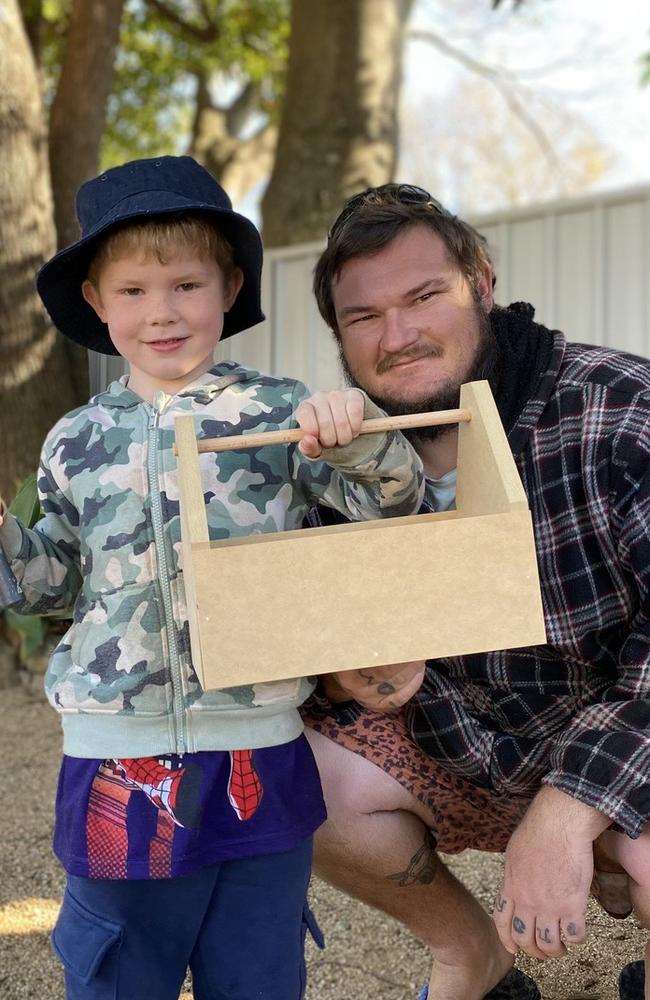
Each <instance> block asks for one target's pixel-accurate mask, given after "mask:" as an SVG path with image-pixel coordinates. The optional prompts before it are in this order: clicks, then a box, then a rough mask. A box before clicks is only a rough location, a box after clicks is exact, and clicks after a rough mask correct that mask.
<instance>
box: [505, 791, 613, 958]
mask: <svg viewBox="0 0 650 1000" xmlns="http://www.w3.org/2000/svg"><path fill="white" fill-rule="evenodd" d="M610 824H611V820H610V819H609V817H607V816H604V815H603V813H600V812H598V810H596V809H592V808H590V807H589V806H586V805H584V804H583V803H582V802H578V800H577V799H574V798H572V797H571V796H570V795H566V794H565V793H564V792H561V791H559V790H558V789H556V788H551V787H549V786H545V787H544V788H542V790H541V791H540V792H539V793H538V794H537V796H536V797H535V798H534V799H533V802H532V804H531V806H530V808H529V809H528V812H527V813H526V815H525V816H524V818H523V820H522V821H521V823H520V824H519V826H518V827H517V829H516V830H515V832H514V833H513V835H512V837H511V838H510V843H509V844H508V847H507V850H506V857H505V871H504V876H503V885H502V887H501V891H500V892H499V893H498V894H497V899H496V903H495V906H494V922H495V924H496V927H497V931H498V933H499V937H500V938H501V942H502V944H503V946H504V947H505V948H506V949H507V950H508V951H510V952H512V953H513V954H516V953H517V951H518V950H519V949H521V950H522V951H525V952H526V954H527V955H531V956H532V957H533V958H560V957H561V956H562V955H564V954H566V947H565V944H564V941H565V942H566V943H567V944H582V942H583V941H584V940H585V930H586V929H585V911H586V909H587V899H588V897H589V888H590V886H591V879H592V875H593V868H594V863H593V841H594V840H595V839H596V837H598V835H599V834H600V833H602V831H603V830H605V829H606V828H607V827H608V826H610ZM563 939H564V940H563Z"/></svg>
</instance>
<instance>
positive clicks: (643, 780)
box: [309, 185, 650, 1000]
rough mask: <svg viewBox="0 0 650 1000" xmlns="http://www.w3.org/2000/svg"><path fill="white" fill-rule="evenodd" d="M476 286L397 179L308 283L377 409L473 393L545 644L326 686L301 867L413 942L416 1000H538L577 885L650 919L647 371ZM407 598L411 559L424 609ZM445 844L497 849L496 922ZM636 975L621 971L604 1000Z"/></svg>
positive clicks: (358, 675)
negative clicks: (500, 466)
mask: <svg viewBox="0 0 650 1000" xmlns="http://www.w3.org/2000/svg"><path fill="white" fill-rule="evenodd" d="M493 286H494V279H493V273H492V266H491V262H490V258H489V256H488V252H487V248H486V245H485V241H484V240H483V238H482V237H481V236H480V235H479V234H478V233H476V232H475V231H474V230H473V229H472V228H471V227H470V226H468V225H467V224H466V223H464V222H463V221H461V220H459V219H458V218H456V217H454V216H453V215H451V214H450V213H449V212H447V211H446V210H445V209H444V208H443V207H442V206H441V205H440V204H439V203H438V202H436V201H435V200H434V199H433V198H432V197H431V196H430V195H429V194H428V193H427V192H426V191H423V190H422V189H420V188H415V187H412V186H410V185H385V186H384V187H381V188H376V189H370V190H368V191H366V192H363V193H362V194H360V195H358V196H356V197H355V198H352V199H351V200H350V201H349V202H348V203H347V205H346V206H345V208H344V209H343V211H342V213H341V214H340V216H339V217H338V219H337V220H336V222H335V223H334V225H333V227H332V229H331V231H330V233H329V236H328V243H327V248H326V250H325V251H324V253H323V254H322V256H321V258H320V260H319V262H318V264H317V267H316V273H315V281H314V287H315V293H316V297H317V300H318V305H319V308H320V311H321V314H322V316H323V317H324V319H325V320H326V322H327V323H328V325H329V326H330V328H331V329H332V330H333V332H334V334H335V336H336V338H337V340H338V342H339V347H340V354H341V360H342V363H343V366H344V369H345V371H346V373H347V376H348V378H349V380H350V381H351V382H352V383H354V384H355V385H359V386H361V387H362V388H364V389H365V390H366V391H367V392H368V393H369V394H370V396H371V397H372V398H373V399H374V400H375V401H376V402H378V403H379V404H380V405H381V406H382V407H383V408H384V409H386V410H387V411H388V412H390V413H401V412H409V411H416V410H431V409H436V408H448V407H453V406H456V405H458V390H459V386H460V384H461V383H463V382H467V381H470V380H473V379H477V378H488V379H489V380H490V383H491V385H492V388H493V392H494V394H495V398H496V401H497V406H498V408H499V411H500V415H501V418H502V420H503V422H504V426H505V428H506V431H507V433H508V436H509V442H510V445H511V448H512V451H513V454H514V455H515V459H516V462H517V465H518V468H519V472H520V474H521V477H522V481H523V483H524V487H525V489H526V491H527V495H528V498H529V503H530V507H531V511H532V517H533V522H534V526H535V535H536V545H537V553H538V561H539V569H540V578H541V587H542V594H543V601H544V609H545V618H546V628H547V635H548V645H546V646H538V647H535V648H526V649H516V650H508V651H501V652H495V653H487V654H481V655H474V656H464V657H453V658H448V659H444V660H436V661H428V662H427V664H426V669H425V665H424V664H419V663H411V664H398V665H392V666H386V667H384V668H382V669H380V670H377V669H372V670H368V671H358V672H357V671H349V672H345V673H339V674H333V675H331V676H330V677H327V678H324V679H323V682H322V694H323V698H322V699H321V703H320V705H319V706H317V707H316V708H315V709H314V712H313V715H312V717H311V719H310V720H309V724H310V726H311V733H310V738H311V742H312V746H313V749H314V752H315V754H316V756H317V759H318V763H319V767H320V770H321V776H322V779H323V783H324V788H325V796H326V800H327V804H328V814H329V820H328V822H327V823H326V825H325V826H324V827H323V828H322V831H321V833H320V834H319V836H318V838H317V848H316V851H317V854H316V866H317V870H318V871H319V872H320V874H321V875H322V876H323V877H325V878H326V879H328V880H329V881H330V882H332V883H333V884H334V885H337V886H339V887H340V888H341V889H343V890H345V891H346V892H348V893H350V894H352V895H355V896H357V897H358V898H360V899H362V900H364V901H366V902H367V903H370V904H371V905H374V906H376V907H379V908H380V909H382V910H384V911H385V912H387V913H389V914H391V915H392V916H393V917H395V918H397V919H399V920H401V921H403V923H404V924H406V925H407V926H408V927H409V928H410V929H411V930H412V931H413V932H415V933H416V934H418V935H419V936H420V937H421V938H422V939H423V940H424V941H426V942H427V943H428V944H429V945H430V947H431V949H432V952H433V956H434V964H433V971H432V975H431V980H430V983H429V987H428V996H429V998H430V1000H481V998H483V997H486V996H487V997H490V1000H505V998H508V997H512V998H515V997H516V998H519V1000H533V998H535V997H538V996H539V991H538V990H537V987H536V986H535V984H534V983H533V982H532V980H531V979H529V978H528V977H525V976H523V974H522V973H519V972H515V971H513V969H512V966H513V962H514V955H515V954H516V953H517V951H518V950H520V949H521V950H522V951H525V952H526V953H528V954H529V955H531V956H535V957H537V958H558V957H560V956H562V955H563V954H565V952H566V946H567V945H572V944H579V943H581V942H582V941H583V940H584V938H585V909H586V904H587V899H588V895H589V892H590V887H591V889H592V891H593V893H594V895H596V897H597V898H598V899H599V900H600V902H601V904H602V905H603V906H604V907H605V908H606V909H607V911H608V912H610V913H612V915H615V916H621V917H623V916H627V915H628V913H629V912H630V911H631V909H632V906H634V908H635V910H636V912H637V915H638V916H639V918H640V919H641V920H642V922H643V923H644V924H645V925H646V926H648V925H649V922H650V825H648V821H649V820H650V784H649V783H648V776H649V774H650V701H648V694H649V692H650V464H649V459H650V362H647V361H644V360H642V359H640V358H635V357H632V356H630V355H625V354H622V353H620V352H617V351H612V350H605V349H601V348H596V347H585V346H580V345H576V344H570V343H568V342H567V341H566V340H565V338H564V336H563V335H562V334H561V333H559V332H557V331H549V330H547V329H545V328H544V327H542V326H539V325H538V324H536V323H535V322H534V321H533V310H532V308H531V307H530V306H527V305H524V304H521V303H518V304H516V305H513V306H510V307H509V308H507V309H502V308H499V307H497V306H495V304H494V299H493ZM456 435H457V431H456V430H455V429H454V428H448V427H444V428H430V429H426V430H423V431H417V432H412V440H413V441H414V443H415V445H416V448H417V450H418V452H419V454H420V456H421V458H422V460H423V463H424V467H425V471H426V473H427V476H428V488H427V497H426V500H425V505H424V508H423V510H440V509H445V508H448V507H450V506H453V500H454V481H455V471H454V468H455V462H456ZM322 516H323V518H325V517H326V516H327V515H326V514H325V513H324V512H323V514H322ZM417 587H418V576H417V566H413V590H414V599H417V600H419V601H420V602H421V604H422V613H423V614H426V594H418V592H417ZM387 614H390V609H387ZM401 706H405V708H404V709H403V710H401V711H398V710H399V709H400V708H401ZM391 711H392V712H393V713H395V714H392V715H390V714H385V713H386V712H391ZM465 847H473V848H477V849H479V850H487V851H503V850H505V873H504V878H503V884H502V886H501V889H500V892H499V894H498V896H497V900H496V903H495V910H494V915H493V918H494V919H493V920H492V919H491V918H490V917H489V916H488V915H487V914H486V913H485V911H484V910H483V909H482V907H481V906H480V905H479V903H478V902H477V901H476V900H475V899H474V898H473V897H472V896H471V895H470V894H469V892H468V891H467V890H466V889H465V888H464V887H463V886H462V885H461V884H460V883H459V882H458V881H457V880H456V879H455V878H454V877H453V876H452V875H451V874H450V873H449V872H448V871H447V869H446V868H445V867H444V865H443V864H442V863H441V862H440V860H439V858H438V856H437V850H442V851H445V852H454V851H460V850H463V849H464V848H465ZM643 981H644V966H643V963H642V962H637V963H633V965H631V966H628V967H626V969H625V970H624V972H623V974H622V976H621V980H620V991H621V996H622V997H624V998H625V1000H637V998H638V1000H643V997H644V982H643ZM426 995H427V991H426V989H425V990H424V991H423V993H422V997H425V996H426ZM645 1000H650V990H649V991H648V992H646V994H645Z"/></svg>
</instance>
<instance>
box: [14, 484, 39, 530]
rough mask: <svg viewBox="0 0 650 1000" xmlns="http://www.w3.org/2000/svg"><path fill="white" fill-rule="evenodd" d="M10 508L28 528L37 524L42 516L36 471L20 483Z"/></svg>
mask: <svg viewBox="0 0 650 1000" xmlns="http://www.w3.org/2000/svg"><path fill="white" fill-rule="evenodd" d="M9 510H10V511H11V513H12V514H14V515H15V516H16V517H17V518H18V519H19V520H20V521H22V523H23V524H24V525H26V526H27V527H28V528H31V526H32V525H33V524H36V522H37V521H38V519H39V517H40V516H41V507H40V504H39V502H38V490H37V488H36V473H32V475H31V476H27V479H24V480H23V482H22V483H21V484H20V487H19V489H18V493H17V494H16V496H15V497H14V499H13V500H12V502H11V503H10V504H9Z"/></svg>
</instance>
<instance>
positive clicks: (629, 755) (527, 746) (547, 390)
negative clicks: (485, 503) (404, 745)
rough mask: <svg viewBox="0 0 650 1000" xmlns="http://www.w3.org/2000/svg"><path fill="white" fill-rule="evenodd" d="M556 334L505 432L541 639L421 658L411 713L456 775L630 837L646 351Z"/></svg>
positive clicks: (636, 810)
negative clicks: (552, 796)
mask: <svg viewBox="0 0 650 1000" xmlns="http://www.w3.org/2000/svg"><path fill="white" fill-rule="evenodd" d="M554 337H555V340H554V348H553V354H552V359H551V363H550V366H549V368H548V370H547V372H546V374H545V375H544V376H543V377H542V379H541V381H540V383H539V385H538V388H537V391H536V394H535V398H532V399H530V400H529V401H528V403H527V405H526V406H525V408H524V410H523V412H522V414H521V416H520V417H519V419H518V420H517V422H516V424H515V426H514V428H513V429H512V431H511V433H510V435H509V440H510V445H511V447H512V450H513V453H514V455H515V459H516V462H517V466H518V468H519V472H520V475H521V478H522V481H523V483H524V487H525V490H526V493H527V495H528V499H529V503H530V508H531V511H532V517H533V523H534V526H535V540H536V546H537V558H538V564H539V572H540V578H541V584H542V595H543V603H544V613H545V621H546V630H547V636H548V645H545V646H536V647H530V648H524V649H513V650H504V651H501V652H495V653H484V654H477V655H472V656H462V657H450V658H447V659H440V660H431V661H429V663H428V666H429V669H428V670H427V677H426V680H425V683H424V685H423V687H422V688H421V690H420V692H419V693H418V694H417V695H416V696H415V698H414V699H413V701H412V702H411V704H410V706H409V709H408V718H409V723H410V726H411V731H412V734H413V738H414V740H415V742H416V743H417V744H418V745H419V746H420V747H421V748H422V749H423V750H425V751H426V752H427V753H428V754H430V755H431V756H432V757H434V758H435V759H436V760H437V761H439V762H440V763H441V764H443V765H444V766H445V767H447V768H448V769H449V770H451V771H453V773H455V774H458V775H460V776H462V777H464V778H467V779H468V780H470V781H472V782H474V783H476V784H479V785H483V786H485V787H489V788H492V789H493V790H494V791H496V792H497V793H503V794H509V795H512V794H514V795H528V796H530V795H533V794H534V793H535V792H536V791H537V789H538V788H539V785H540V783H544V784H548V785H552V786H554V787H556V788H559V789H561V790H562V791H564V792H566V793H568V794H569V795H571V796H573V797H574V798H577V799H579V800H580V801H582V802H585V803H586V804H588V805H590V806H593V807H595V808H597V809H600V810H601V811H602V812H604V813H605V814H606V815H608V816H610V817H611V818H612V819H613V820H614V821H615V823H616V825H617V827H618V828H620V829H621V830H624V831H625V832H626V833H628V834H629V835H630V836H632V837H634V836H638V834H639V833H640V831H641V829H642V828H643V826H644V824H645V823H646V822H648V820H650V361H645V360H643V359H641V358H635V357H632V356H631V355H627V354H623V353H621V352H617V351H612V350H606V349H601V348H594V347H585V346H583V345H579V344H570V343H567V342H566V341H565V339H564V337H563V336H562V335H561V334H558V333H556V334H555V335H554Z"/></svg>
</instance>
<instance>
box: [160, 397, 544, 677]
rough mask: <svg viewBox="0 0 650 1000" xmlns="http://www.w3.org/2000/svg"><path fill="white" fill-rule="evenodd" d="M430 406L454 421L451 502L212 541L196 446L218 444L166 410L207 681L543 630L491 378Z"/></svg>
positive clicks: (476, 647) (462, 649)
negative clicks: (172, 426)
mask: <svg viewBox="0 0 650 1000" xmlns="http://www.w3.org/2000/svg"><path fill="white" fill-rule="evenodd" d="M436 416H439V417H440V419H438V420H436V421H435V422H437V423H452V422H458V423H459V438H458V464H457V477H458V481H457V497H456V510H454V511H448V512H443V513H438V514H422V515H414V516H411V517H396V518H386V519H380V520H375V521H364V522H359V523H354V524H345V525H340V526H333V527H325V528H316V529H311V530H302V531H286V532H279V533H275V534H257V535H252V536H250V537H248V538H238V539H233V540H226V541H217V542H210V541H209V538H208V526H207V519H206V513H205V507H204V503H203V491H202V488H201V480H200V469H199V461H198V454H199V448H200V450H201V451H208V450H215V451H216V450H220V448H221V447H222V445H221V443H220V441H219V439H216V440H212V441H210V442H205V443H204V442H201V441H198V442H197V438H196V436H195V430H194V419H193V417H192V416H182V417H178V418H177V420H176V446H177V454H178V466H179V489H180V502H181V528H182V558H183V571H184V577H185V589H186V594H187V602H188V614H189V622H190V638H191V644H192V655H193V659H194V665H195V668H196V670H197V673H198V675H199V678H200V681H201V684H202V685H203V687H204V688H205V689H211V688H225V687H231V686H233V685H237V684H253V683H257V682H260V681H272V680H279V679H283V678H292V677H299V676H303V675H308V674H323V673H329V672H331V671H334V670H351V669H354V668H358V667H369V666H372V665H378V664H384V663H398V662H401V661H407V660H418V659H430V658H435V657H440V656H453V655H460V654H466V653H478V652H483V651H485V650H494V649H506V648H509V647H515V646H528V645H536V644H538V643H544V642H546V635H545V631H544V620H543V614H542V603H541V597H540V590H539V580H538V574H537V562H536V557H535V546H534V540H533V530H532V523H531V517H530V512H529V510H528V501H527V499H526V495H525V493H524V490H523V487H522V484H521V480H520V478H519V475H518V473H517V469H516V466H515V463H514V460H513V457H512V454H511V452H510V448H509V446H508V442H507V439H506V436H505V433H504V430H503V426H502V424H501V421H500V419H499V416H498V413H497V409H496V406H495V404H494V400H493V398H492V394H491V392H490V389H489V386H488V383H487V382H471V383H468V384H466V385H464V386H463V387H462V389H461V397H460V409H459V410H450V411H445V412H444V413H443V412H441V413H440V414H439V415H436ZM422 417H423V415H418V418H417V419H418V420H419V422H420V423H422V422H423V419H422ZM388 419H389V420H390V421H395V422H397V421H401V422H402V426H403V424H404V421H409V420H411V419H412V418H409V417H407V418H388ZM430 422H434V421H433V419H432V420H431V421H430ZM392 425H393V426H395V423H393V424H392ZM409 425H410V426H413V425H414V422H411V423H410V424H409ZM278 433H279V434H285V439H286V438H287V437H289V439H290V440H297V439H298V438H299V436H300V434H301V432H300V431H299V430H294V431H289V432H278ZM261 437H262V436H261V435H257V436H256V437H255V439H254V440H253V438H252V436H250V435H249V436H244V437H242V438H241V439H240V440H238V441H237V442H234V443H232V439H228V440H229V441H230V442H231V443H230V444H227V447H251V446H257V447H259V446H260V445H259V443H257V444H255V442H259V439H260V438H261ZM264 438H265V439H268V441H269V443H272V442H273V440H274V437H273V435H268V434H267V435H264ZM275 440H278V438H277V436H276V437H275Z"/></svg>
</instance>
